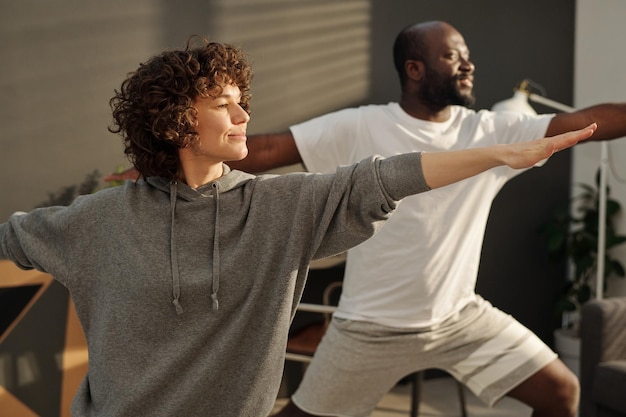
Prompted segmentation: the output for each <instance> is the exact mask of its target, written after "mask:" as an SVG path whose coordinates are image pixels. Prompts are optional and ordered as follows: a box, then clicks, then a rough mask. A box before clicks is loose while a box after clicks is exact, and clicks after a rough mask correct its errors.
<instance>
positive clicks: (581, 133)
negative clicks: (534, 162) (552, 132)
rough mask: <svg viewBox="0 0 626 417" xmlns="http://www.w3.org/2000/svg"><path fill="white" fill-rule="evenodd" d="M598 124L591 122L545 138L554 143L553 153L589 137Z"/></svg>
mask: <svg viewBox="0 0 626 417" xmlns="http://www.w3.org/2000/svg"><path fill="white" fill-rule="evenodd" d="M597 128H598V125H597V124H596V123H592V124H590V125H589V126H587V127H585V128H584V129H580V130H574V131H571V132H565V133H562V134H560V135H556V136H552V137H550V138H546V139H547V140H548V141H549V142H550V143H552V144H553V145H554V149H553V153H554V152H558V151H561V150H563V149H567V148H571V147H572V146H574V145H576V144H577V143H578V142H580V141H583V140H585V139H589V138H590V137H591V135H593V133H594V132H595V131H596V129H597Z"/></svg>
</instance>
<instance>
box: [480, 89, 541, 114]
mask: <svg viewBox="0 0 626 417" xmlns="http://www.w3.org/2000/svg"><path fill="white" fill-rule="evenodd" d="M491 110H493V111H514V112H518V113H524V114H537V112H536V111H535V109H533V108H532V106H531V105H530V104H528V94H526V93H525V92H523V91H520V90H516V91H515V92H514V93H513V97H511V98H508V99H506V100H502V101H499V102H497V103H496V104H494V105H493V107H492V108H491Z"/></svg>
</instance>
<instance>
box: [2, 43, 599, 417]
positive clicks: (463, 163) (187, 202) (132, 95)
mask: <svg viewBox="0 0 626 417" xmlns="http://www.w3.org/2000/svg"><path fill="white" fill-rule="evenodd" d="M251 74H252V73H251V69H250V67H249V65H248V63H247V60H246V58H245V56H244V54H243V53H242V51H240V50H239V49H237V48H235V47H232V46H230V45H225V44H219V43H209V42H206V41H202V43H201V45H199V46H196V47H192V46H191V45H190V44H188V45H187V47H186V48H185V49H184V50H179V51H167V52H163V53H162V54H160V55H158V56H155V57H153V58H151V59H150V60H149V61H147V62H146V63H145V64H142V65H140V66H139V68H138V69H137V70H136V71H135V72H134V73H132V74H131V75H130V76H129V78H127V79H126V80H125V81H124V82H123V83H122V86H121V88H120V90H119V91H116V94H115V96H114V97H113V99H112V100H111V105H112V108H113V118H114V125H113V126H112V127H111V130H112V131H113V132H118V133H120V134H121V135H122V137H123V138H124V143H125V153H126V154H127V155H128V156H129V157H130V159H131V161H132V162H133V164H134V166H135V167H136V168H137V170H138V171H139V172H140V174H141V176H142V178H143V179H141V180H138V181H137V182H127V183H126V184H125V185H124V186H120V187H116V188H111V189H105V190H102V191H100V192H98V193H95V194H91V195H87V196H82V197H79V198H78V199H77V200H76V201H75V202H74V203H73V204H72V205H70V206H69V207H51V208H43V209H36V210H34V211H32V212H31V213H29V214H24V213H16V214H14V215H13V216H11V218H10V219H9V221H8V222H7V223H4V224H2V225H0V259H10V260H12V261H13V262H15V263H16V264H17V265H18V266H20V267H22V268H25V269H29V268H36V269H38V270H41V271H45V272H48V273H50V274H52V275H53V276H54V277H55V279H57V280H58V281H59V282H61V283H62V284H63V285H64V286H66V287H67V288H68V290H69V291H70V294H71V296H72V299H73V301H74V304H75V306H76V310H77V313H78V317H79V319H80V321H81V324H82V326H83V329H84V331H85V335H86V338H87V342H88V346H89V371H88V373H87V375H86V376H85V379H84V381H83V383H82V385H81V387H80V388H79V390H78V392H77V394H76V396H75V398H74V401H73V404H72V415H73V416H75V417H78V416H143V415H145V416H174V415H176V416H207V415H210V416H218V417H227V416H266V415H267V414H268V413H269V412H270V410H271V409H272V406H273V404H274V400H275V398H276V394H277V391H278V387H279V384H280V379H281V375H282V367H283V360H284V351H285V343H286V339H287V332H288V329H289V324H290V321H291V319H292V317H293V314H294V312H295V306H296V304H297V303H298V300H299V299H300V296H301V294H302V290H303V287H304V284H305V280H306V276H307V271H308V264H309V262H310V261H311V260H312V259H315V258H321V257H325V256H329V255H333V254H336V253H339V252H343V251H345V250H347V249H348V248H350V247H352V246H354V245H357V244H359V243H361V242H362V241H364V240H365V239H367V238H368V237H369V236H371V235H372V234H373V233H374V232H375V229H376V227H377V226H378V225H379V224H380V223H381V221H383V220H385V219H386V218H387V217H388V216H389V215H390V213H391V212H392V211H393V209H394V208H395V206H396V203H397V201H399V200H401V199H402V198H404V197H406V196H408V195H411V194H416V193H419V192H423V191H427V190H429V189H430V188H436V187H441V186H444V185H446V184H449V183H451V182H455V181H458V180H461V179H463V178H466V177H468V176H471V175H474V174H477V173H479V172H482V171H484V170H486V169H489V168H491V167H495V166H499V165H509V166H511V167H513V168H523V167H527V166H530V165H533V164H534V163H536V162H537V161H539V160H541V159H544V158H547V157H549V156H550V155H552V153H553V152H555V151H557V150H560V149H563V148H566V147H569V146H572V145H574V144H575V143H576V142H578V141H579V140H582V139H585V138H587V137H589V136H591V134H592V133H593V131H594V130H595V126H594V125H592V126H590V127H588V128H586V129H584V130H581V131H577V132H571V133H568V134H564V135H561V136H557V137H554V138H548V139H540V140H537V141H534V142H532V143H526V144H518V145H510V146H500V147H492V148H483V149H474V150H468V151H460V152H450V153H432V154H422V155H420V154H417V153H415V154H406V155H399V156H395V157H391V158H387V159H381V158H375V157H372V158H369V159H367V160H364V161H362V162H361V163H359V164H356V165H354V166H349V167H342V168H338V169H337V172H336V174H334V175H314V174H305V173H298V174H289V175H284V176H269V175H263V176H254V175H250V174H246V173H243V172H240V171H231V170H230V169H229V167H228V166H227V165H225V164H224V161H232V160H239V159H242V158H244V157H245V156H246V154H247V147H246V127H247V123H248V121H249V119H250V117H249V115H248V112H247V110H248V103H249V99H250V94H249V88H250V78H251Z"/></svg>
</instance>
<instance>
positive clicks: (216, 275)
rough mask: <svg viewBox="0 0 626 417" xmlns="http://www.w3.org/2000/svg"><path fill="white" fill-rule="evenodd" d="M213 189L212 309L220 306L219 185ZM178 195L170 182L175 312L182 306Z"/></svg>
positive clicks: (171, 256)
mask: <svg viewBox="0 0 626 417" xmlns="http://www.w3.org/2000/svg"><path fill="white" fill-rule="evenodd" d="M211 186H212V187H213V190H215V193H214V194H215V235H214V236H213V282H212V289H211V302H212V305H213V310H218V309H219V308H220V304H219V300H218V299H217V292H218V291H219V289H220V251H219V242H220V233H219V232H220V231H219V213H220V197H219V187H218V185H217V184H216V183H213V184H212V185H211ZM177 195H178V183H177V182H176V181H172V182H170V212H171V223H170V262H171V266H172V293H173V296H174V299H173V300H172V304H174V306H175V307H176V314H182V313H183V307H182V306H181V305H180V301H179V299H180V274H179V271H178V254H177V251H176V236H175V231H176V226H175V225H176V221H175V220H176V198H177Z"/></svg>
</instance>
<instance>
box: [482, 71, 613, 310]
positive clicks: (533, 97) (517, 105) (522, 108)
mask: <svg viewBox="0 0 626 417" xmlns="http://www.w3.org/2000/svg"><path fill="white" fill-rule="evenodd" d="M530 84H532V81H530V80H523V81H522V82H521V83H520V84H519V86H517V87H516V88H515V90H514V93H513V97H511V98H509V99H506V100H503V101H500V102H498V103H496V104H494V106H493V107H492V110H494V111H516V112H520V113H525V114H537V112H536V111H535V109H533V108H532V107H531V106H530V104H529V103H528V101H529V100H530V101H532V102H535V103H539V104H543V105H545V106H547V107H550V108H552V109H555V110H559V111H562V112H565V113H570V112H573V111H575V110H576V109H574V108H573V107H570V106H566V105H565V104H561V103H559V102H557V101H554V100H550V99H549V98H546V97H544V96H541V95H538V94H535V93H532V92H531V91H530ZM608 159H609V151H608V144H607V143H606V141H602V142H601V148H600V190H599V191H600V193H599V200H600V201H599V207H598V212H599V213H598V269H597V271H596V298H597V299H602V297H603V292H604V268H605V266H604V258H605V242H606V171H607V164H608Z"/></svg>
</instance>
